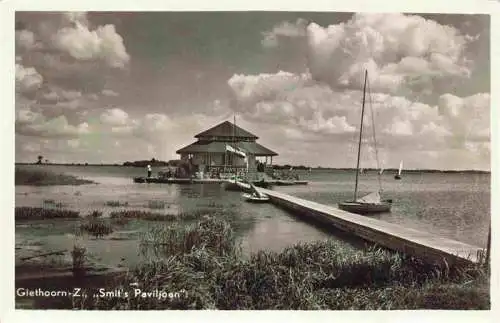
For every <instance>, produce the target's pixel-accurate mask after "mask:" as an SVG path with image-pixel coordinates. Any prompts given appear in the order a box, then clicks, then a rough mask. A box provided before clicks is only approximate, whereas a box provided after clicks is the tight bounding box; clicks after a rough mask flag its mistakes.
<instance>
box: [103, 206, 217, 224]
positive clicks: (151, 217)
mask: <svg viewBox="0 0 500 323" xmlns="http://www.w3.org/2000/svg"><path fill="white" fill-rule="evenodd" d="M215 213H217V212H216V211H214V210H206V209H205V210H192V211H182V212H179V213H162V212H150V211H143V210H119V211H113V212H110V214H109V216H110V218H111V219H113V221H122V220H123V222H124V223H126V222H128V221H126V220H131V219H136V220H145V221H167V222H169V221H170V222H171V221H192V220H198V219H201V218H202V217H203V216H206V215H213V214H215Z"/></svg>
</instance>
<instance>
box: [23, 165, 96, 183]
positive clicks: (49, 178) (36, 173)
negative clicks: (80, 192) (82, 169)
mask: <svg viewBox="0 0 500 323" xmlns="http://www.w3.org/2000/svg"><path fill="white" fill-rule="evenodd" d="M93 183H94V182H93V181H90V180H86V179H81V178H77V177H75V176H72V175H67V174H57V173H53V172H49V171H45V170H38V169H22V168H16V169H15V185H34V186H49V185H83V184H93Z"/></svg>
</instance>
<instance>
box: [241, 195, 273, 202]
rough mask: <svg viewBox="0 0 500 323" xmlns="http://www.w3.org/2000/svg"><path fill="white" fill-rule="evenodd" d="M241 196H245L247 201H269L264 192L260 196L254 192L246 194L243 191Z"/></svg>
mask: <svg viewBox="0 0 500 323" xmlns="http://www.w3.org/2000/svg"><path fill="white" fill-rule="evenodd" d="M242 196H243V197H244V198H245V200H246V201H247V202H251V203H266V202H268V201H269V196H267V195H265V194H261V196H257V195H256V194H248V193H244V194H242Z"/></svg>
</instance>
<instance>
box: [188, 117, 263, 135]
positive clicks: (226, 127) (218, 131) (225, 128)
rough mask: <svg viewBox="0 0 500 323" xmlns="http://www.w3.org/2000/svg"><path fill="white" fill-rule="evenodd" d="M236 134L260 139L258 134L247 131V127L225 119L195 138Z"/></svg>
mask: <svg viewBox="0 0 500 323" xmlns="http://www.w3.org/2000/svg"><path fill="white" fill-rule="evenodd" d="M233 135H234V137H235V138H238V137H240V138H241V137H243V138H253V139H259V137H257V136H256V135H254V134H252V133H250V132H248V131H246V130H245V129H242V128H240V127H238V126H237V125H234V124H233V123H231V122H229V121H224V122H223V123H220V124H218V125H216V126H214V127H212V128H210V129H208V130H205V131H203V132H200V133H199V134H197V135H196V136H194V137H195V138H203V137H232V136H233Z"/></svg>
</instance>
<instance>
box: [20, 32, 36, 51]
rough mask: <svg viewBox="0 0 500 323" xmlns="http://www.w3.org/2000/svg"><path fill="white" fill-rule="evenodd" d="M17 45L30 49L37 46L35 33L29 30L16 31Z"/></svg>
mask: <svg viewBox="0 0 500 323" xmlns="http://www.w3.org/2000/svg"><path fill="white" fill-rule="evenodd" d="M16 45H17V47H18V48H20V49H23V50H30V49H33V48H35V47H36V43H35V34H34V33H33V32H32V31H29V30H25V29H23V30H17V31H16Z"/></svg>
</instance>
